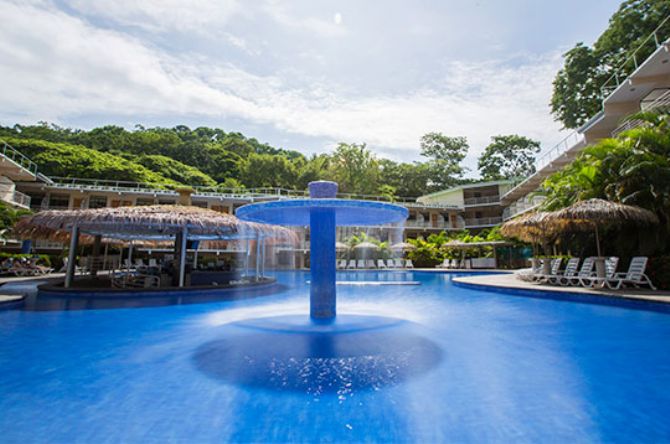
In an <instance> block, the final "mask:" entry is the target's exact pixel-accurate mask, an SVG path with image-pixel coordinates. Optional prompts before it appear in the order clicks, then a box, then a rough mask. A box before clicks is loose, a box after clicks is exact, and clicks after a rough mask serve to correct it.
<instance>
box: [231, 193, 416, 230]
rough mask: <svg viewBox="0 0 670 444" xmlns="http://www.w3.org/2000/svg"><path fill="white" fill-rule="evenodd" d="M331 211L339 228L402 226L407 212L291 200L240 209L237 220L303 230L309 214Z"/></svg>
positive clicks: (378, 205)
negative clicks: (300, 227)
mask: <svg viewBox="0 0 670 444" xmlns="http://www.w3.org/2000/svg"><path fill="white" fill-rule="evenodd" d="M319 210H332V211H334V212H335V223H336V225H340V226H369V225H373V226H376V225H382V224H391V223H396V222H402V221H404V220H405V219H407V216H408V215H409V212H408V211H407V208H405V207H402V206H400V205H394V204H390V203H385V202H372V201H367V200H349V199H295V200H281V201H273V202H261V203H254V204H249V205H244V206H243V207H240V208H238V209H237V211H236V215H237V217H238V218H240V219H242V220H246V221H250V222H260V223H266V224H274V225H288V226H307V225H309V219H310V215H311V214H312V212H313V211H319Z"/></svg>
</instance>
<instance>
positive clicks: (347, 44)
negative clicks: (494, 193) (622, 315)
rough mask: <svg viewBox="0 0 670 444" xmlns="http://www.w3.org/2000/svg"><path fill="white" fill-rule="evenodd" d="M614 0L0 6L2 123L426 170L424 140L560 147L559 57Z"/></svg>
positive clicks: (474, 146)
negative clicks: (345, 153) (221, 143)
mask: <svg viewBox="0 0 670 444" xmlns="http://www.w3.org/2000/svg"><path fill="white" fill-rule="evenodd" d="M618 5H619V1H618V0H617V1H611V0H588V1H585V0H562V1H551V2H549V1H546V0H475V1H452V0H442V1H412V2H410V1H318V2H316V1H286V2H279V1H269V0H256V1H242V0H239V1H238V0H214V1H210V0H193V1H190V2H189V1H178V0H148V1H140V0H88V1H87V0H54V1H41V0H22V1H9V0H0V16H2V17H3V26H2V27H0V58H1V60H2V63H1V64H0V84H1V85H3V86H2V88H1V89H0V103H2V104H3V106H2V107H1V108H0V123H1V124H4V125H8V124H14V123H17V122H18V123H34V122H36V121H38V120H46V121H50V122H55V123H58V124H60V125H64V126H74V127H82V128H91V127H95V126H100V125H104V124H110V123H111V124H118V125H123V126H126V127H128V128H132V127H133V126H134V125H135V124H142V125H145V126H154V125H160V126H173V125H177V124H186V125H189V126H192V127H196V126H200V125H205V126H216V127H220V128H223V129H225V130H228V131H241V132H243V133H244V134H246V135H248V136H252V137H256V138H257V139H258V140H261V141H264V142H268V143H270V144H272V145H275V146H281V147H284V148H290V149H297V150H299V151H302V152H304V153H306V154H308V153H318V152H324V151H328V150H330V149H332V148H333V147H334V146H335V145H336V144H337V142H340V141H343V142H357V143H360V142H366V143H367V144H368V146H369V147H370V148H371V149H373V150H374V151H375V152H376V153H378V154H379V155H380V156H384V157H389V158H392V159H395V160H403V161H413V160H420V156H419V138H420V137H421V135H423V134H425V133H426V132H429V131H440V132H443V133H445V134H448V135H454V136H456V135H464V136H467V137H468V139H469V141H470V145H471V150H470V154H469V156H468V158H467V159H466V164H467V165H468V166H469V167H471V168H472V169H473V170H474V169H476V158H477V156H478V154H479V153H480V152H481V151H482V149H483V148H484V147H485V146H486V144H487V143H488V140H489V138H490V136H492V135H497V134H511V133H518V134H522V135H526V136H529V137H532V138H535V139H538V140H540V141H541V142H542V144H543V146H544V147H545V148H548V147H549V146H551V145H553V144H554V143H556V142H558V141H559V140H560V139H561V137H562V136H561V131H560V130H561V127H560V124H558V123H556V122H554V121H553V119H552V117H551V116H550V114H549V108H548V102H549V98H550V95H551V81H552V79H553V77H554V75H555V73H556V71H557V70H558V69H559V67H560V66H561V54H562V53H563V52H564V51H565V50H567V49H569V48H570V47H571V46H572V45H574V44H575V43H576V42H578V41H584V42H587V43H592V41H593V40H594V39H595V38H597V36H598V35H599V34H600V33H601V32H602V31H603V30H604V29H605V28H606V26H607V20H608V19H609V17H610V16H611V14H612V13H613V12H614V11H615V10H616V9H617V7H618Z"/></svg>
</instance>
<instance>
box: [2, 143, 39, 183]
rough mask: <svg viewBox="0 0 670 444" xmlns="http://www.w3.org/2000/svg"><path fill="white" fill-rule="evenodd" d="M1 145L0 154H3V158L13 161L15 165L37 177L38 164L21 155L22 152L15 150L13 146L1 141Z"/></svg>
mask: <svg viewBox="0 0 670 444" xmlns="http://www.w3.org/2000/svg"><path fill="white" fill-rule="evenodd" d="M0 145H2V147H1V148H0V154H2V157H4V158H5V159H8V160H11V161H12V162H13V163H14V164H16V165H18V166H20V167H21V168H23V169H24V170H27V171H29V172H30V173H32V174H34V175H37V164H36V163H35V162H33V161H32V160H30V159H28V158H27V157H26V156H24V155H23V154H21V152H19V151H18V150H17V149H15V148H14V147H13V146H11V145H10V144H8V143H7V142H5V141H4V140H0Z"/></svg>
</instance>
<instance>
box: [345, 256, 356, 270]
mask: <svg viewBox="0 0 670 444" xmlns="http://www.w3.org/2000/svg"><path fill="white" fill-rule="evenodd" d="M347 268H348V269H349V270H355V269H356V260H355V259H349V263H348V264H347Z"/></svg>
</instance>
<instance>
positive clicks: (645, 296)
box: [453, 273, 670, 304]
mask: <svg viewBox="0 0 670 444" xmlns="http://www.w3.org/2000/svg"><path fill="white" fill-rule="evenodd" d="M453 281H454V282H456V283H462V284H466V285H472V286H478V287H495V288H507V289H514V290H531V291H545V292H552V293H561V292H563V293H565V292H569V293H580V294H588V295H596V296H605V297H620V298H624V299H635V300H643V301H652V302H663V303H669V304H670V291H661V290H656V291H654V290H650V289H648V288H640V289H637V288H625V289H622V290H610V289H609V288H606V289H603V290H594V289H591V288H583V287H561V286H553V285H541V284H533V283H531V282H526V281H522V280H521V279H518V278H517V277H516V275H515V274H513V273H501V274H482V275H478V276H462V277H455V278H454V279H453Z"/></svg>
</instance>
